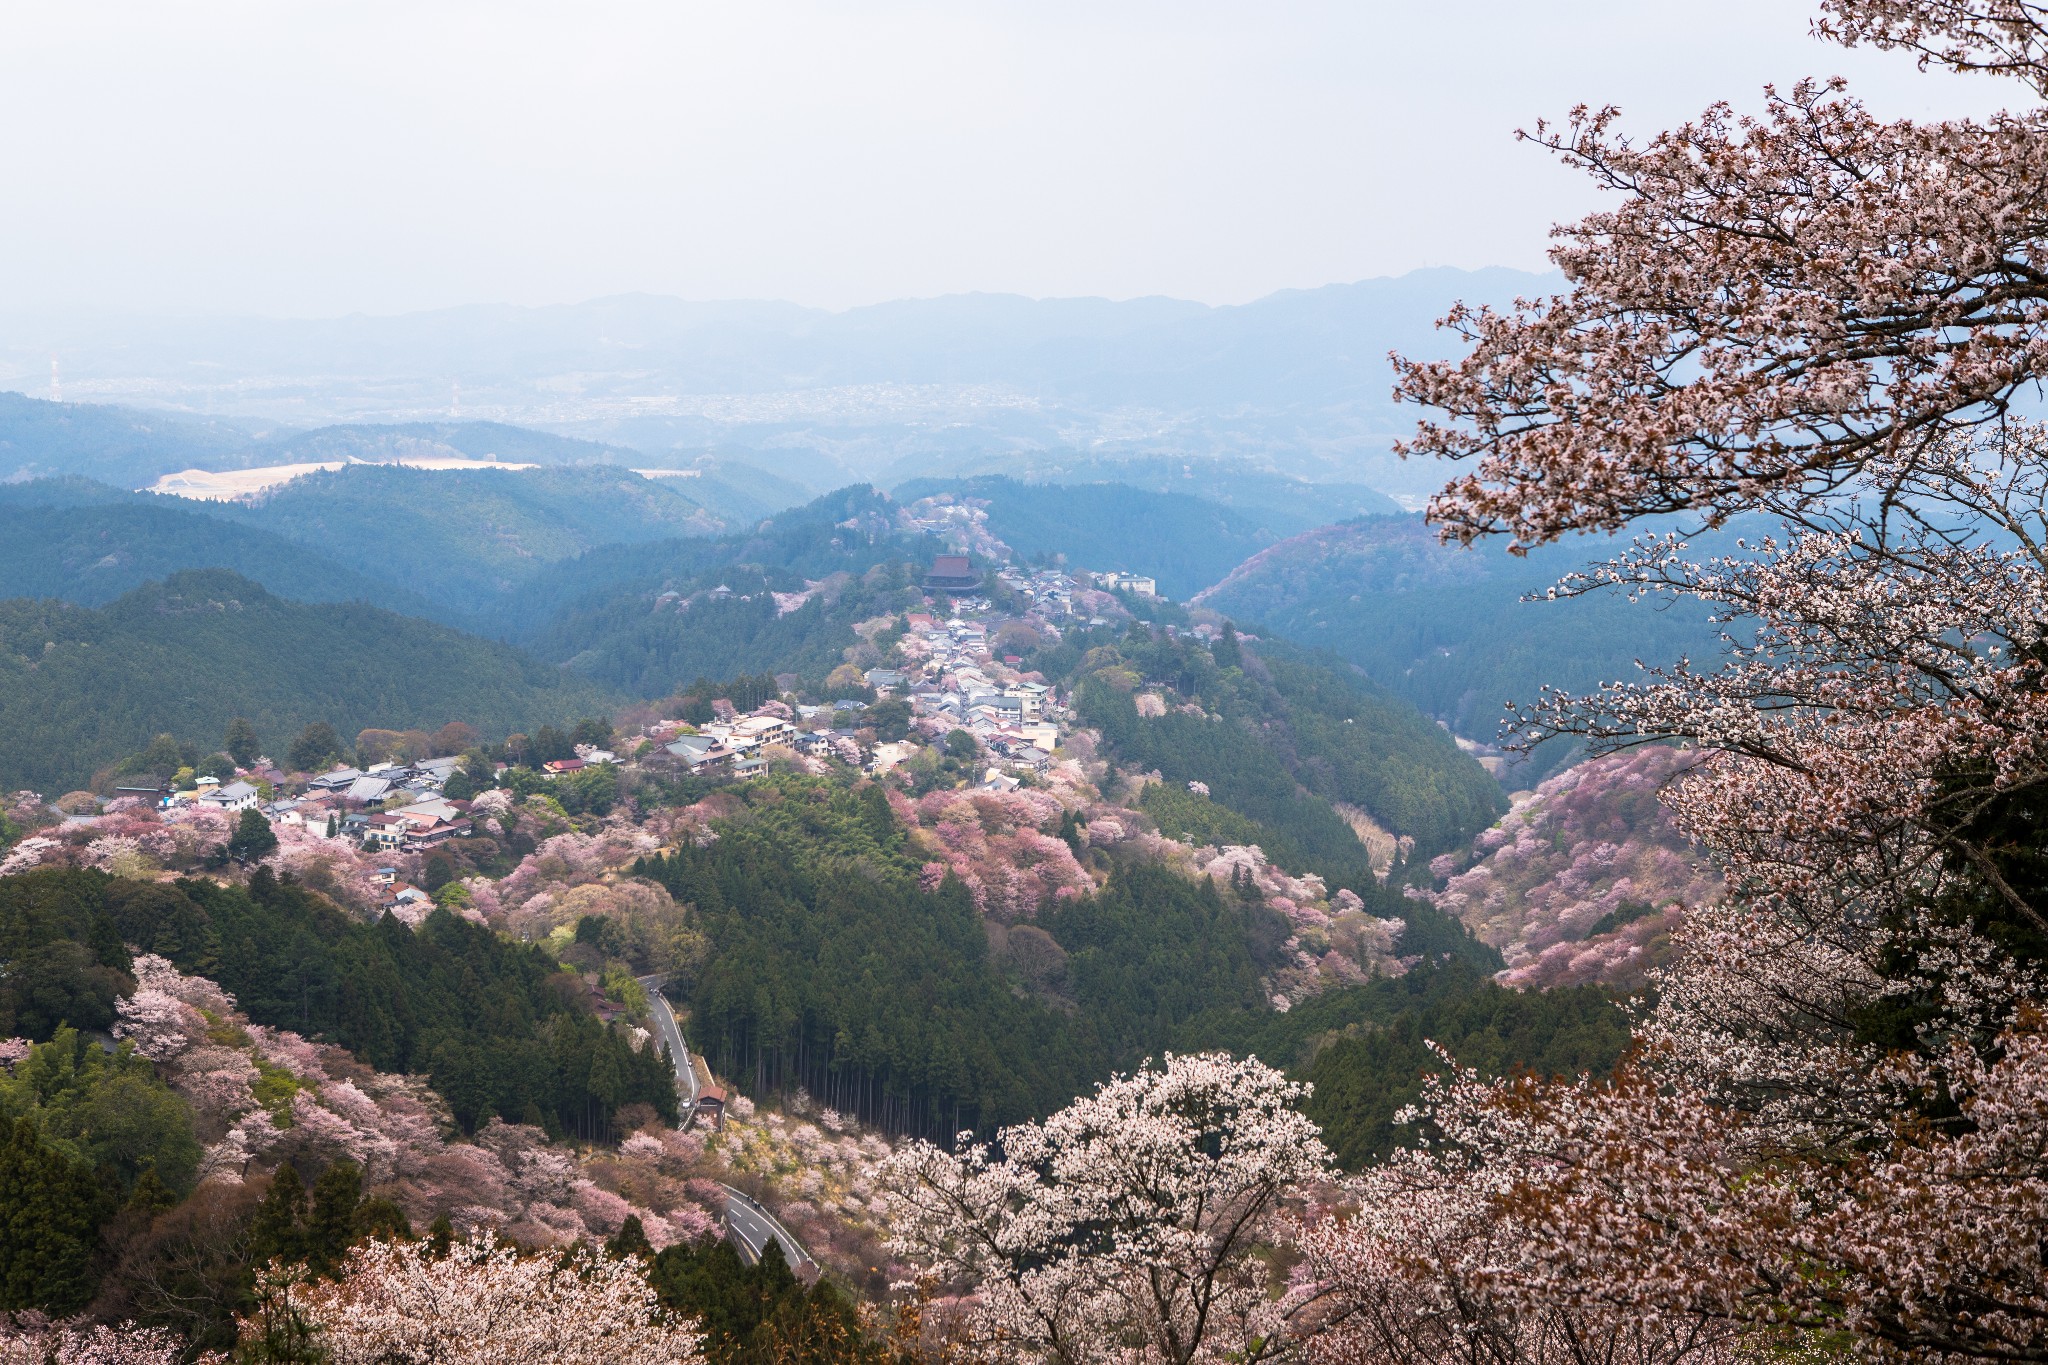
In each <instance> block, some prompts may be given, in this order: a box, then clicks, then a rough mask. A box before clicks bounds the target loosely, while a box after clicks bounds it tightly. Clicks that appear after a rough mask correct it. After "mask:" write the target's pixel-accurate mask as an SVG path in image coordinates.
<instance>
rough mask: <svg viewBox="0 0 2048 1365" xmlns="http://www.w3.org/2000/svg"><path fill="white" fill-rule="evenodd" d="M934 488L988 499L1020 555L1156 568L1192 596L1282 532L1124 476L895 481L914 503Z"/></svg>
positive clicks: (1172, 591) (1001, 531) (1175, 590)
mask: <svg viewBox="0 0 2048 1365" xmlns="http://www.w3.org/2000/svg"><path fill="white" fill-rule="evenodd" d="M936 493H948V494H951V495H952V496H953V497H954V498H955V499H956V500H960V501H972V502H974V503H977V504H985V505H986V508H987V511H988V529H989V531H990V533H991V534H993V535H994V536H995V537H996V538H997V539H998V540H1001V541H1002V542H1003V543H1004V544H1006V545H1008V546H1009V547H1010V549H1011V550H1012V551H1014V552H1015V553H1016V555H1017V556H1018V557H1019V558H1021V559H1038V558H1040V557H1046V556H1052V555H1065V556H1066V558H1067V562H1069V563H1071V564H1073V565H1075V566H1076V567H1080V568H1086V569H1090V570H1093V571H1095V572H1101V571H1103V570H1106V569H1122V570H1125V571H1127V572H1131V573H1142V574H1150V575H1152V576H1153V577H1155V578H1157V579H1158V580H1159V590H1160V592H1162V593H1164V594H1165V595H1166V596H1168V597H1172V598H1184V597H1187V596H1188V595H1189V594H1191V593H1194V592H1198V591H1200V590H1201V589H1202V588H1205V587H1207V586H1208V585H1209V584H1211V583H1214V582H1215V581H1216V580H1217V579H1219V578H1221V577H1222V576H1223V575H1224V574H1226V573H1228V572H1230V570H1231V568H1232V566H1234V565H1236V564H1238V563H1240V562H1241V561H1243V560H1244V559H1246V558H1247V557H1249V556H1250V555H1252V554H1255V553H1257V552H1258V551H1259V550H1261V549H1263V548H1264V547H1265V546H1267V545H1270V544H1272V543H1273V542H1274V541H1275V540H1277V539H1279V538H1280V535H1282V534H1284V532H1276V531H1274V530H1272V529H1270V528H1269V527H1268V526H1267V524H1266V523H1265V522H1264V521H1263V520H1261V519H1260V518H1259V517H1257V516H1255V515H1252V514H1250V513H1247V512H1243V511H1239V510H1237V509H1235V508H1231V507H1225V506H1223V505H1221V504H1219V503H1215V502H1211V501H1209V500H1208V499H1206V498H1201V497H1197V496H1195V495H1193V494H1191V493H1184V492H1179V491H1167V492H1158V491H1154V490H1151V489H1145V488H1133V487H1131V486H1130V485H1129V484H1123V483H1089V484H1054V483H1020V482H1019V481H1017V480H1015V479H1010V478H1003V477H1000V476H989V477H983V478H978V479H958V480H943V479H919V480H915V481H913V482H911V483H907V484H904V485H902V486H901V487H899V488H897V489H896V490H895V496H896V498H897V499H898V500H899V501H902V502H912V501H915V500H917V499H919V498H927V497H931V496H932V495H933V494H936Z"/></svg>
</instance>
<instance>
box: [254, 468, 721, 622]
mask: <svg viewBox="0 0 2048 1365" xmlns="http://www.w3.org/2000/svg"><path fill="white" fill-rule="evenodd" d="M691 482H694V481H688V480H680V479H645V478H642V477H640V476H639V475H638V474H635V473H633V472H632V471H631V470H629V469H622V468H619V467H618V466H615V465H573V466H565V467H560V468H549V469H528V470H513V469H505V470H461V471H449V470H424V469H412V468H407V467H405V466H401V465H370V464H365V465H350V466H348V467H347V468H344V469H338V470H334V471H332V472H326V473H315V474H308V475H306V476H305V477H303V478H299V479H294V480H292V481H291V482H290V483H287V484H283V485H281V486H279V487H278V488H276V489H273V490H271V491H270V492H268V493H266V494H264V495H262V496H261V497H259V498H257V499H256V500H255V501H254V502H253V503H251V504H248V505H243V504H240V503H223V504H217V507H218V511H217V513H216V515H218V516H220V517H221V518H223V519H225V520H228V521H232V522H235V523H237V524H239V525H242V526H248V527H253V528H260V529H262V530H265V531H269V532H272V533H274V534H276V535H279V536H283V537H286V538H288V539H290V540H292V541H295V542H297V543H298V544H300V545H304V546H306V547H308V548H309V549H311V550H313V551H314V552H315V553H317V554H319V555H321V556H323V557H324V558H327V559H330V560H332V561H334V562H336V563H338V564H342V565H345V566H346V567H348V568H349V569H351V570H352V571H355V572H357V573H362V574H366V575H369V576H371V577H374V578H379V579H382V580H384V581H386V582H390V583H393V584H395V585H399V586H402V587H404V588H405V589H406V590H407V591H409V592H411V593H413V594H415V595H416V596H419V597H423V598H426V599H428V600H430V601H431V602H433V603H434V604H436V605H435V613H436V614H437V615H443V616H448V617H454V618H458V619H463V618H467V617H468V616H470V615H473V614H476V613H480V612H485V611H488V610H490V609H491V608H492V607H493V606H494V605H495V604H496V603H497V602H498V601H499V600H500V599H502V598H503V597H504V596H505V595H507V594H509V593H512V592H514V591H516V590H517V589H518V588H519V587H520V586H521V585H522V584H523V583H525V582H526V581H527V580H529V579H530V578H532V577H533V576H534V575H535V574H537V573H539V572H540V571H541V570H543V569H545V568H546V567H547V566H548V565H550V564H554V563H558V562H560V561H562V560H565V559H570V558H573V557H575V556H577V555H580V554H582V553H584V552H585V551H587V550H591V549H594V548H596V547H597V546H600V545H611V544H620V543H630V542H635V541H647V540H660V539H669V538H673V537H678V536H710V535H716V534H718V533H720V532H722V531H724V530H725V529H726V528H725V523H724V522H723V521H722V520H721V519H720V518H718V517H716V516H714V515H713V514H712V513H711V512H709V511H708V510H707V509H706V508H705V507H704V506H703V505H702V504H701V503H699V502H698V501H697V500H696V499H694V498H692V497H690V496H689V495H688V494H687V493H686V492H684V491H683V488H684V487H685V485H686V484H688V483H691Z"/></svg>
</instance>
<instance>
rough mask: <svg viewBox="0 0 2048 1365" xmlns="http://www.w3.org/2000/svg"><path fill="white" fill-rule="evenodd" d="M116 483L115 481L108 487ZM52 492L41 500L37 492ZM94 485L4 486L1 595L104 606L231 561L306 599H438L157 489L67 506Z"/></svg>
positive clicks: (411, 609) (403, 603)
mask: <svg viewBox="0 0 2048 1365" xmlns="http://www.w3.org/2000/svg"><path fill="white" fill-rule="evenodd" d="M106 491H107V492H108V493H112V492H114V490H112V489H108V490H106ZM39 495H40V496H45V497H48V498H49V499H50V502H49V503H47V504H39V503H38V502H37V498H38V496H39ZM85 496H88V494H86V493H83V492H81V491H80V490H76V489H69V488H65V487H63V486H61V485H52V484H49V483H45V482H36V483H30V484H22V485H17V486H15V487H13V488H0V598H6V597H61V598H63V599H64V600H66V601H68V602H77V603H81V604H83V605H85V606H99V605H101V604H103V603H106V602H110V601H112V600H113V599H114V598H116V597H119V596H120V595H121V594H123V593H125V592H128V591H130V590H132V589H134V588H137V587H139V586H141V585H142V584H143V583H146V582H150V581H152V580H155V579H161V578H164V577H165V576H167V575H169V574H173V573H176V572H178V571H179V570H181V569H209V568H217V569H229V570H232V571H234V572H235V573H237V574H240V575H241V576H242V577H244V578H248V579H252V580H254V581H255V582H258V583H261V584H262V585H263V586H264V587H265V588H267V589H269V590H270V591H271V592H273V593H276V594H277V595H278V596H280V597H288V598H291V599H293V600H294V601H299V602H368V603H371V604H373V605H376V606H380V607H386V608H389V609H390V610H392V611H397V612H403V613H405V614H406V615H409V616H431V615H434V614H435V611H436V608H435V604H434V602H433V601H432V599H431V598H429V597H427V596H425V595H423V594H421V593H420V592H417V591H415V590H413V589H412V588H409V587H407V586H405V585H403V584H402V583H399V582H393V581H391V580H390V579H387V578H384V577H381V576H379V575H377V574H372V573H362V572H358V571H357V570H355V569H352V568H349V567H347V566H345V565H342V564H340V563H337V562H336V561H335V560H333V559H331V558H329V557H328V556H327V555H325V554H323V553H321V552H320V551H318V550H315V549H312V548H309V547H308V546H305V545H302V544H299V543H297V542H295V541H292V540H288V539H286V538H285V537H283V536H280V535H276V534H273V533H271V532H269V531H263V530H258V529H257V528H255V527H252V526H237V525H233V524H230V523H227V522H224V521H222V520H221V519H219V518H218V517H215V516H212V515H209V514H208V513H206V512H204V511H202V510H199V509H198V508H197V507H196V506H193V505H191V504H183V503H177V502H174V501H172V500H170V499H165V498H157V497H151V496H149V495H128V496H129V498H132V500H121V501H109V502H106V503H102V504H100V505H97V506H94V505H82V506H65V505H63V504H64V503H65V502H67V501H71V500H74V499H82V498H84V497H85Z"/></svg>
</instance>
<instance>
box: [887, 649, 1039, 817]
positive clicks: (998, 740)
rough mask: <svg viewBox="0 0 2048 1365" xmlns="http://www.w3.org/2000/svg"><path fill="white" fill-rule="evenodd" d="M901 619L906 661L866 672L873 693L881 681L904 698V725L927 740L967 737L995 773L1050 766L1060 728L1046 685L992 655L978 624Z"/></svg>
mask: <svg viewBox="0 0 2048 1365" xmlns="http://www.w3.org/2000/svg"><path fill="white" fill-rule="evenodd" d="M904 624H905V626H906V630H905V632H904V638H903V644H902V652H903V654H904V655H905V657H906V659H908V660H910V661H911V663H910V664H908V665H906V667H905V669H902V670H893V671H891V673H890V676H889V678H887V679H886V680H885V679H881V678H878V677H877V676H876V671H871V672H870V673H869V674H868V683H869V685H870V686H872V687H874V688H875V690H876V691H877V692H880V691H882V690H884V688H883V684H884V682H885V681H886V682H888V683H889V684H890V687H889V689H888V690H890V691H900V692H901V693H902V695H903V696H904V697H905V698H906V699H907V700H908V701H909V702H910V711H911V716H912V723H913V724H914V725H915V726H916V727H917V728H918V729H919V730H920V731H922V732H924V733H925V734H927V735H929V736H931V737H933V738H935V739H937V738H942V737H944V736H945V735H947V734H950V733H951V732H953V731H955V730H965V731H966V732H967V733H969V734H971V735H973V736H974V737H975V739H977V740H978V741H980V743H981V747H982V748H983V749H984V750H986V751H987V753H988V755H989V757H990V759H991V760H992V766H993V767H994V769H995V770H996V771H997V772H998V773H999V772H1001V771H1004V770H1007V771H1012V772H1015V771H1029V772H1035V773H1043V772H1044V771H1045V770H1046V769H1047V768H1049V767H1050V766H1052V755H1053V750H1054V749H1056V748H1058V747H1059V742H1060V726H1059V723H1058V720H1057V719H1056V713H1057V706H1056V704H1055V701H1054V698H1053V692H1052V689H1051V688H1050V687H1049V686H1047V685H1046V684H1045V683H1044V682H1042V681H1039V680H1038V679H1037V678H1036V677H1026V676H1024V675H1023V674H1020V673H1018V672H1017V671H1016V669H1015V668H1014V667H1013V665H1014V664H1015V663H1017V662H1019V660H1017V659H1016V657H1015V656H1006V657H1004V658H997V657H995V655H994V654H993V653H992V651H991V648H990V644H989V638H988V630H987V627H986V626H985V625H984V624H983V623H981V622H979V621H972V620H963V619H962V618H960V617H958V616H955V617H952V618H950V619H948V620H944V621H941V620H939V619H937V618H936V617H935V616H933V615H931V614H929V613H922V612H912V613H911V614H910V615H909V617H908V618H907V619H906V621H905V623H904ZM1034 629H1035V630H1036V631H1037V632H1039V633H1040V634H1041V635H1047V634H1049V635H1050V636H1051V637H1052V638H1054V639H1057V638H1058V628H1057V627H1055V626H1053V625H1052V624H1051V623H1050V622H1047V621H1043V620H1041V621H1038V622H1036V623H1035V624H1034ZM912 669H914V670H915V672H914V674H913V672H912V671H911V670H912ZM877 671H879V670H877ZM991 780H994V774H992V775H991Z"/></svg>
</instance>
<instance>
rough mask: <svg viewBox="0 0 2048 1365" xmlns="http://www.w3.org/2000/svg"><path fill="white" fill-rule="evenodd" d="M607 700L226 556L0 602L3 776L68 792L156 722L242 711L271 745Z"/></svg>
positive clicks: (167, 728)
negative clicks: (288, 585) (276, 586)
mask: <svg viewBox="0 0 2048 1365" xmlns="http://www.w3.org/2000/svg"><path fill="white" fill-rule="evenodd" d="M612 704H613V702H612V698H611V697H610V696H609V694H607V693H606V692H605V691H603V690H602V689H600V688H598V687H596V686H594V685H592V684H591V683H589V682H587V681H584V680H582V679H580V678H574V677H569V676H565V675H564V674H563V673H562V672H561V671H560V670H557V669H554V668H551V667H548V666H546V665H544V664H540V663H537V662H535V661H534V660H533V659H532V658H531V657H529V656H527V655H525V654H522V653H520V652H519V651H518V650H515V649H512V648H510V647H509V646H506V645H502V644H497V643H495V642H492V641H489V640H481V639H477V638H476V637H474V636H469V635H464V634H463V633H461V632H459V631H455V630H450V629H448V628H447V627H445V626H440V625H435V624H433V623H431V622H428V621H421V620H416V619H413V618H410V617H405V616H399V615H396V614H394V613H392V612H388V611H384V610H382V609H380V608H377V607H370V606H363V605H355V604H351V605H340V604H333V603H317V604H307V603H298V602H287V601H284V600H283V599H281V598H278V597H276V596H274V595H272V594H271V593H269V592H266V591H265V590H264V589H263V588H262V587H261V586H259V585H258V584H256V583H253V582H251V581H249V580H248V579H246V578H243V577H241V576H240V575H238V574H234V573H230V572H227V571H226V570H219V569H207V570H193V571H188V572H184V573H176V574H172V575H171V576H170V577H169V578H167V579H165V580H164V581H163V582H161V583H151V584H145V585H144V586H142V587H140V588H137V589H135V590H134V591H133V592H130V593H128V594H127V595H125V596H123V597H120V598H118V599H116V600H115V601H113V602H110V603H108V604H107V605H106V606H104V607H99V608H92V607H81V606H77V605H74V604H71V603H66V602H57V601H51V600H47V599H45V600H40V601H33V600H25V599H19V598H17V599H10V600H7V601H0V785H4V786H6V787H8V788H14V787H23V786H26V787H33V788H36V789H39V790H44V791H50V790H53V789H54V790H59V791H61V790H63V789H65V788H69V787H79V786H82V785H84V784H85V782H86V781H87V780H88V779H89V778H90V777H91V776H92V774H93V773H94V772H95V771H96V770H98V769H99V768H101V767H103V766H105V765H106V764H108V763H111V762H114V761H116V760H118V759H121V758H124V757H126V756H127V755H129V754H132V753H135V752H137V751H139V750H141V749H142V748H144V747H145V746H147V745H148V743H149V742H150V740H151V739H152V738H154V737H155V736H156V735H158V734H163V733H170V734H175V735H179V736H183V737H188V738H189V737H193V736H208V735H219V734H221V733H223V732H224V729H225V727H226V725H227V722H228V721H229V719H231V718H232V717H234V716H237V715H241V716H247V717H249V718H250V719H251V720H253V721H254V722H255V724H256V729H257V733H258V735H259V737H260V738H261V739H262V741H263V742H264V744H265V745H266V746H269V747H270V749H271V751H272V752H279V751H280V750H281V749H282V747H283V746H284V745H285V744H287V743H289V742H290V740H291V738H292V736H293V735H295V734H297V732H298V731H299V730H300V729H301V728H302V727H304V726H305V725H307V724H309V723H311V722H313V721H321V720H324V721H327V722H329V723H330V724H332V725H333V726H334V727H335V729H336V730H338V731H339V732H340V733H341V734H342V735H344V736H349V735H353V734H354V733H355V732H356V731H358V730H361V729H364V728H366V727H372V726H375V727H379V728H387V729H403V728H409V727H422V728H426V729H435V728H438V727H440V726H442V725H444V724H446V723H447V722H449V721H451V720H461V721H467V722H469V723H470V724H472V725H475V726H476V727H478V728H479V729H480V730H483V731H485V732H486V733H495V734H500V735H502V734H504V733H506V732H508V731H511V730H515V729H516V730H527V731H530V730H531V729H533V728H535V727H538V726H540V725H543V724H549V723H560V722H563V721H567V720H574V719H575V718H577V717H579V716H585V715H592V714H597V713H600V712H604V711H608V710H609V709H610V707H611V705H612Z"/></svg>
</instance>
